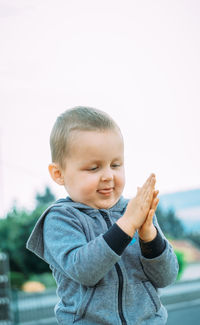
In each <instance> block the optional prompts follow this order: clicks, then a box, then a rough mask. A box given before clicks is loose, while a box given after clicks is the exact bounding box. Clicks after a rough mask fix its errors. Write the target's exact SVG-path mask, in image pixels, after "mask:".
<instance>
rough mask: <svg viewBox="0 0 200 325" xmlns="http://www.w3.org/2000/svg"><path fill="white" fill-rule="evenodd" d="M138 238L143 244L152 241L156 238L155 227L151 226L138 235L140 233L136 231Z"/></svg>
mask: <svg viewBox="0 0 200 325" xmlns="http://www.w3.org/2000/svg"><path fill="white" fill-rule="evenodd" d="M138 234H139V237H140V239H141V240H142V241H143V242H145V243H148V242H150V241H152V240H154V239H155V238H156V236H157V229H156V227H155V226H154V225H153V224H152V226H151V227H150V228H149V229H148V230H146V231H145V232H142V233H140V231H138Z"/></svg>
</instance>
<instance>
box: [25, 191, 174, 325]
mask: <svg viewBox="0 0 200 325" xmlns="http://www.w3.org/2000/svg"><path fill="white" fill-rule="evenodd" d="M127 203H128V200H125V199H124V198H123V197H121V198H120V200H119V201H118V202H117V203H116V204H115V205H114V206H113V207H112V208H110V209H107V210H105V209H100V210H98V209H94V208H91V207H89V206H86V205H84V204H81V203H78V202H74V201H72V200H71V199H70V198H69V197H67V198H66V199H61V200H58V201H57V202H56V203H55V204H53V205H52V206H50V207H49V208H48V209H47V210H46V211H45V212H44V213H43V214H42V216H41V217H40V218H39V219H38V222H37V223H36V225H35V227H34V229H33V231H32V234H31V236H30V237H29V240H28V242H27V248H28V249H29V250H31V251H32V252H34V253H35V254H36V255H38V256H39V257H40V258H42V259H43V260H45V261H46V262H47V263H48V264H49V266H50V268H51V270H52V273H53V276H54V278H55V280H56V283H57V294H58V296H59V298H60V301H59V302H58V304H57V305H56V307H55V314H56V317H57V320H58V322H59V323H60V324H63V325H70V324H77V325H139V324H141V325H148V324H149V325H163V324H166V321H167V311H166V309H165V307H164V306H163V305H162V304H161V302H160V299H159V297H158V293H157V288H162V287H165V286H167V285H169V284H171V283H172V282H174V281H175V280H176V277H177V273H178V263H177V259H176V256H175V254H174V252H173V249H172V247H171V245H170V244H169V242H168V241H167V239H166V238H165V237H164V235H163V233H162V231H161V230H160V228H159V225H158V223H157V220H156V216H154V224H155V226H156V227H157V230H158V231H159V233H160V234H161V236H162V237H163V238H164V240H165V242H166V245H165V249H164V251H163V252H162V253H161V254H160V255H159V256H157V257H155V258H151V259H149V258H145V257H144V256H142V254H141V248H140V243H139V238H138V234H137V233H136V234H135V236H134V239H133V241H132V242H131V243H130V244H129V245H128V246H127V247H126V248H125V250H124V251H123V253H122V255H121V256H120V255H118V254H116V253H115V251H114V250H112V249H111V247H110V246H109V245H108V244H107V242H106V241H105V239H104V237H103V234H104V233H106V231H107V230H108V224H107V222H106V220H109V222H110V223H111V224H114V223H115V222H116V221H117V220H118V219H119V218H120V217H121V216H122V215H123V214H124V211H125V209H126V206H127ZM102 215H104V216H105V217H106V218H107V219H106V218H105V217H104V218H103V217H102Z"/></svg>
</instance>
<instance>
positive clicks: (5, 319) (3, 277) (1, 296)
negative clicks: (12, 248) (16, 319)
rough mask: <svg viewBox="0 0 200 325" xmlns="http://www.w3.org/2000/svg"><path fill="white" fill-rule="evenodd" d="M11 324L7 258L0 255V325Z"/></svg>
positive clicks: (2, 254)
mask: <svg viewBox="0 0 200 325" xmlns="http://www.w3.org/2000/svg"><path fill="white" fill-rule="evenodd" d="M10 324H12V314H11V295H10V282H9V262H8V256H7V255H6V254H4V253H0V325H10Z"/></svg>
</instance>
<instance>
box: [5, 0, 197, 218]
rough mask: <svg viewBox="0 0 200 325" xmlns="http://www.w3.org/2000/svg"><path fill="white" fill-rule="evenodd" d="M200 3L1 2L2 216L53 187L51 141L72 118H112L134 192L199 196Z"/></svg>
mask: <svg viewBox="0 0 200 325" xmlns="http://www.w3.org/2000/svg"><path fill="white" fill-rule="evenodd" d="M199 58H200V2H199V1H198V0H196V1H195V0H185V1H184V0H175V1H174V0H173V1H172V0H171V1H170V0H166V1H160V0H157V1H152V0H151V1H149V0H143V1H142V0H138V1H134V0H123V1H119V0H109V1H108V0H101V1H96V0H84V1H83V0H78V1H77V0H56V1H51V0H21V1H20V0H9V1H8V0H0V107H1V119H0V181H1V185H0V192H1V193H0V210H1V214H2V213H3V212H4V211H6V210H7V209H8V208H9V207H10V206H11V205H12V204H13V202H14V200H17V202H18V205H20V206H26V207H28V206H30V204H31V203H32V202H33V198H34V195H35V193H36V191H40V192H42V191H43V190H44V186H45V185H50V186H51V188H52V190H53V192H54V193H55V194H56V195H57V196H66V193H65V192H64V190H63V189H62V188H59V187H58V185H56V184H55V185H54V184H53V182H52V181H51V180H50V176H49V174H48V170H47V165H48V163H49V161H50V150H49V144H48V142H49V133H50V130H51V128H52V125H53V123H54V121H55V119H56V117H57V115H59V114H60V113H61V112H62V111H64V110H65V109H66V108H70V107H73V106H77V105H88V106H93V107H97V108H99V109H102V110H104V111H106V112H108V113H109V114H110V115H112V116H113V117H114V119H115V120H116V121H117V123H118V124H119V125H120V127H121V129H122V132H123V134H124V138H125V145H126V147H125V158H126V178H127V183H126V188H125V192H124V195H125V196H129V197H130V196H133V195H134V194H135V191H136V187H137V186H140V185H142V184H143V182H144V181H145V179H146V177H147V176H148V175H149V174H150V173H151V172H155V173H156V175H157V188H158V189H159V190H160V192H161V193H164V192H172V191H176V190H186V189H192V188H198V187H200V126H199V125H200V60H199Z"/></svg>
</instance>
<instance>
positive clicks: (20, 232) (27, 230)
mask: <svg viewBox="0 0 200 325" xmlns="http://www.w3.org/2000/svg"><path fill="white" fill-rule="evenodd" d="M36 201H37V204H36V207H35V209H34V210H33V211H27V210H26V209H19V208H17V207H16V206H14V207H13V208H12V209H11V211H10V212H9V213H8V214H7V216H6V218H5V219H0V238H1V241H0V251H4V252H6V253H8V255H9V259H10V268H11V271H13V272H18V273H23V275H24V277H25V278H28V277H29V275H30V274H32V273H43V272H48V271H49V267H48V265H47V264H46V263H45V262H43V261H42V260H40V259H38V258H37V257H36V256H35V255H34V254H32V253H31V252H29V251H28V250H27V249H26V242H27V239H28V237H29V236H30V234H31V231H32V229H33V227H34V225H35V223H36V221H37V219H38V218H39V217H40V215H41V214H42V213H43V211H44V210H45V209H46V207H47V206H48V205H49V204H50V203H52V201H55V196H54V195H53V194H52V193H51V191H50V189H49V188H46V189H45V193H44V195H41V194H37V195H36Z"/></svg>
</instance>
